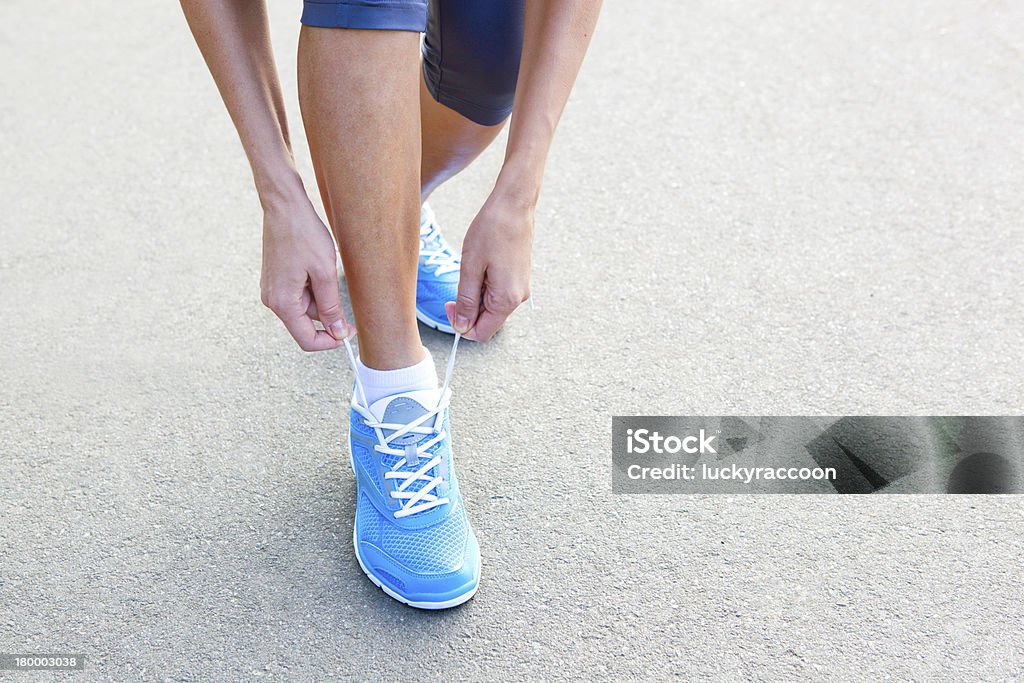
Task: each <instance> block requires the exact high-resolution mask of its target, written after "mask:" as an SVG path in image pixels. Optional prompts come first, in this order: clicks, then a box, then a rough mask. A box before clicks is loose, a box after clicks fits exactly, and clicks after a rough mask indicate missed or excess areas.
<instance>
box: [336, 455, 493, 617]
mask: <svg viewBox="0 0 1024 683" xmlns="http://www.w3.org/2000/svg"><path fill="white" fill-rule="evenodd" d="M349 443H350V444H351V441H350V442H349ZM348 464H349V467H351V468H352V474H353V476H354V475H355V473H356V460H355V454H354V453H352V449H351V447H350V448H349V450H348ZM352 550H353V551H354V552H355V554H356V562H358V563H359V568H360V569H362V570H363V573H364V574H366V578H368V579H369V580H370V581H372V582H373V585H375V586H376V587H377V588H380V589H381V590H382V591H384V593H385V594H386V595H387V596H388V597H391V598H394V599H395V600H397V601H398V602H400V603H402V604H403V605H408V606H409V607H415V608H416V609H451V608H452V607H458V606H459V605H461V604H463V603H465V602H469V600H470V599H472V597H473V596H474V595H476V591H477V589H478V588H479V587H480V570H479V568H477V573H476V576H475V577H474V578H473V587H472V588H470V589H469V590H468V591H466V592H465V593H463V594H462V595H457V596H455V597H454V598H452V599H450V600H442V601H439V602H417V601H415V600H409V599H408V598H404V597H402V596H401V595H399V594H398V593H396V592H395V591H393V590H391V589H390V588H388V587H387V586H385V585H384V582H382V581H381V580H380V579H378V578H377V577H376V576H374V575H373V572H371V571H370V570H369V569H368V568H367V567H366V565H365V564H363V558H362V557H360V555H359V538H358V536H357V535H356V525H355V523H353V524H352Z"/></svg>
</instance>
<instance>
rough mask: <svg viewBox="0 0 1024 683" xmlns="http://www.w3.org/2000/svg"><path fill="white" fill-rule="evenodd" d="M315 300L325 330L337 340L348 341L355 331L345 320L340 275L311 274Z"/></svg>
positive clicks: (310, 279)
mask: <svg viewBox="0 0 1024 683" xmlns="http://www.w3.org/2000/svg"><path fill="white" fill-rule="evenodd" d="M309 283H310V289H311V290H312V291H313V300H314V301H316V310H317V314H318V315H319V317H320V322H321V323H323V326H324V329H326V330H327V332H328V333H329V334H330V335H331V336H332V337H334V338H335V339H337V340H339V341H340V340H342V339H348V338H349V337H351V336H352V335H353V334H355V330H354V329H352V326H351V325H349V324H348V322H347V321H346V320H345V313H344V311H343V310H342V308H341V298H340V297H339V296H338V273H337V270H335V271H334V272H333V273H317V274H313V273H311V274H310V276H309Z"/></svg>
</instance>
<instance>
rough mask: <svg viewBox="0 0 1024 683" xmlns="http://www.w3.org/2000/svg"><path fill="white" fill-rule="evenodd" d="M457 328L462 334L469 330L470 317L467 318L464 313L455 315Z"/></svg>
mask: <svg viewBox="0 0 1024 683" xmlns="http://www.w3.org/2000/svg"><path fill="white" fill-rule="evenodd" d="M455 329H457V330H458V331H459V333H460V334H465V333H466V332H468V331H469V318H467V317H466V316H464V315H457V316H455Z"/></svg>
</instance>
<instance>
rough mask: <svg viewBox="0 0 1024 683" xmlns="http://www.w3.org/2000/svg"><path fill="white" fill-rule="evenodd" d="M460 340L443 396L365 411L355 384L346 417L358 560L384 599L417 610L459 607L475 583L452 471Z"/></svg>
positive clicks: (472, 550)
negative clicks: (451, 417)
mask: <svg viewBox="0 0 1024 683" xmlns="http://www.w3.org/2000/svg"><path fill="white" fill-rule="evenodd" d="M458 342H459V336H458V335H456V337H455V343H454V345H453V346H452V355H451V357H450V358H449V360H448V371H447V373H446V374H445V379H444V384H443V385H442V387H441V389H440V390H436V389H435V390H428V391H410V392H407V393H403V394H396V395H394V396H388V397H385V398H382V399H380V400H379V401H376V402H375V403H373V404H372V405H370V406H367V405H366V402H365V400H363V397H364V394H363V391H362V389H361V387H360V385H359V381H358V378H357V380H356V385H355V392H354V395H353V397H352V408H351V411H350V427H349V448H350V457H351V463H352V469H353V471H354V472H355V475H356V495H357V504H356V521H355V528H354V529H353V532H352V542H353V545H354V546H355V552H356V559H357V560H358V561H359V566H360V567H362V569H363V572H364V573H365V574H366V575H367V576H368V577H370V580H371V581H373V583H374V584H376V585H377V586H379V587H380V588H381V589H383V590H384V592H385V593H387V594H388V595H390V596H391V597H393V598H395V599H396V600H399V601H400V602H404V603H405V604H407V605H409V606H411V607H418V608H421V609H446V608H448V607H455V606H456V605H461V604H462V603H464V602H466V601H467V600H469V599H470V598H472V597H473V595H474V593H476V589H477V586H478V585H479V583H480V549H479V547H478V546H477V542H476V537H475V536H474V535H473V530H472V529H471V528H470V526H469V520H468V519H467V518H466V510H465V508H464V507H463V505H462V496H460V495H459V482H458V480H457V479H456V477H455V469H454V468H453V467H452V448H451V434H450V431H449V430H450V426H449V422H448V401H449V399H450V398H451V390H450V389H449V388H448V383H449V381H450V379H451V371H452V367H453V366H454V361H455V350H456V348H457V346H458ZM345 345H346V347H347V349H348V352H349V360H350V361H351V362H352V365H353V368H354V367H355V354H354V353H353V352H352V347H351V345H350V344H349V343H348V340H346V342H345Z"/></svg>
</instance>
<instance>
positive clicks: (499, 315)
mask: <svg viewBox="0 0 1024 683" xmlns="http://www.w3.org/2000/svg"><path fill="white" fill-rule="evenodd" d="M483 300H484V307H483V310H482V311H481V312H480V315H479V317H478V318H477V319H476V325H474V326H473V329H472V331H470V333H469V334H468V335H467V338H468V339H472V340H474V341H480V342H485V341H488V340H489V339H490V338H491V337H493V336H494V333H495V332H497V331H498V330H499V329H500V328H501V326H502V325H504V324H505V321H506V320H507V319H508V317H509V316H510V315H512V313H513V312H515V310H516V308H518V307H519V304H520V303H521V302H522V297H519V296H515V295H513V294H511V293H507V292H503V291H501V290H497V289H492V288H487V289H485V290H484V296H483Z"/></svg>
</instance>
